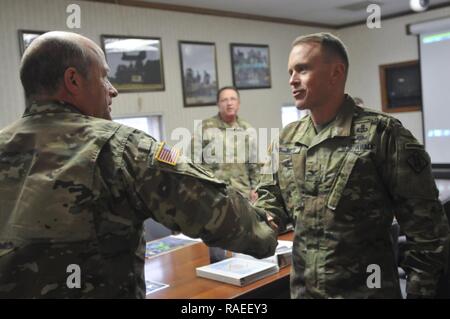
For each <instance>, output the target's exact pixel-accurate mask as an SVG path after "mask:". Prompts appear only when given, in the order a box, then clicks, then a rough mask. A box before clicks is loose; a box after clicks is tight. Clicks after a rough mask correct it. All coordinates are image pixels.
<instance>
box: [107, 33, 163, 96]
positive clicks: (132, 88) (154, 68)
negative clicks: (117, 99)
mask: <svg viewBox="0 0 450 319" xmlns="http://www.w3.org/2000/svg"><path fill="white" fill-rule="evenodd" d="M101 39H102V46H103V51H104V52H105V56H106V61H107V63H108V65H109V68H110V74H109V81H110V82H111V84H112V85H114V86H115V87H116V89H117V90H118V91H119V92H141V91H164V68H163V55H162V45H161V39H160V38H154V37H133V36H116V35H102V36H101Z"/></svg>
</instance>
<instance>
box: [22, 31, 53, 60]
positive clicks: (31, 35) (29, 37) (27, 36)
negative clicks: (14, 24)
mask: <svg viewBox="0 0 450 319" xmlns="http://www.w3.org/2000/svg"><path fill="white" fill-rule="evenodd" d="M45 32H47V31H31V30H19V49H20V56H22V55H23V53H24V52H25V49H26V48H28V46H29V45H30V44H31V42H33V40H34V39H36V38H37V37H38V36H40V35H41V34H44V33H45Z"/></svg>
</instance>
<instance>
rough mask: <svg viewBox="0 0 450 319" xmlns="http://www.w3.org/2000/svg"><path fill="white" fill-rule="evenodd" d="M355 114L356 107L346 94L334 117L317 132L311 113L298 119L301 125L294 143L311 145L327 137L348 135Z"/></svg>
mask: <svg viewBox="0 0 450 319" xmlns="http://www.w3.org/2000/svg"><path fill="white" fill-rule="evenodd" d="M356 114H357V107H356V105H355V102H354V101H353V99H352V98H351V97H350V96H349V95H347V94H346V95H345V97H344V102H343V103H342V106H341V107H340V110H339V112H338V114H337V115H336V118H335V119H334V120H333V121H331V122H330V123H329V124H328V125H327V126H326V127H325V128H324V129H323V130H322V131H320V132H319V134H316V131H315V129H314V123H313V121H312V118H311V115H308V116H305V118H303V119H302V120H301V121H300V123H301V124H302V125H300V127H299V129H298V131H297V134H295V135H296V136H295V140H296V143H300V144H303V145H305V146H307V147H313V146H315V145H318V144H320V143H322V142H323V141H325V140H327V139H329V138H334V137H337V136H339V137H345V136H350V133H351V127H352V123H353V117H354V116H355V115H356Z"/></svg>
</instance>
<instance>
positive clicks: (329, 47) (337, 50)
mask: <svg viewBox="0 0 450 319" xmlns="http://www.w3.org/2000/svg"><path fill="white" fill-rule="evenodd" d="M311 42H313V43H319V44H320V45H321V47H322V49H323V50H324V51H325V53H326V54H327V55H328V56H336V57H338V58H339V59H340V60H341V61H342V62H343V63H344V65H345V74H346V75H347V74H348V68H349V61H348V53H347V48H346V46H345V44H344V43H343V42H342V40H341V39H339V38H338V37H337V36H335V35H333V34H331V33H329V32H319V33H312V34H307V35H302V36H299V37H298V38H296V39H295V40H294V42H292V47H295V46H297V45H299V44H302V43H311Z"/></svg>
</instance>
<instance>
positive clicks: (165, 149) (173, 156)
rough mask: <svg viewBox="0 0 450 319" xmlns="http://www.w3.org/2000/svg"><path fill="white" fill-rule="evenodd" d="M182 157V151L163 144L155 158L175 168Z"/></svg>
mask: <svg viewBox="0 0 450 319" xmlns="http://www.w3.org/2000/svg"><path fill="white" fill-rule="evenodd" d="M179 156H180V151H179V150H177V149H175V148H173V147H170V146H169V145H167V144H166V143H161V145H160V146H159V148H158V150H157V152H156V156H155V158H156V159H157V160H158V161H160V162H163V163H166V164H169V165H172V166H175V165H177V160H178V157H179Z"/></svg>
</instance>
